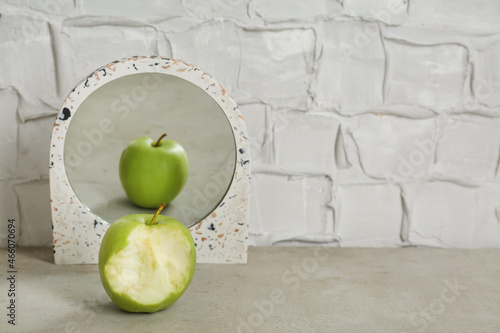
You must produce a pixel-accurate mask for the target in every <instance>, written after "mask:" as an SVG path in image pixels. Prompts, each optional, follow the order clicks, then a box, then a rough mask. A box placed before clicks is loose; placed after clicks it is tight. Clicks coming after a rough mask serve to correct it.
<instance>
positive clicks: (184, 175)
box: [119, 137, 189, 208]
mask: <svg viewBox="0 0 500 333" xmlns="http://www.w3.org/2000/svg"><path fill="white" fill-rule="evenodd" d="M155 145H156V142H155V141H153V140H152V139H151V138H148V137H140V138H137V139H134V140H133V141H132V142H131V143H130V144H129V145H128V146H127V148H125V150H124V151H123V153H122V155H121V158H120V165H119V173H120V181H121V184H122V187H123V189H124V190H125V193H126V194H127V197H128V198H129V199H130V200H131V201H132V202H133V203H135V204H136V205H137V206H139V207H143V208H157V207H158V206H160V205H161V203H162V202H165V203H166V204H168V203H170V202H171V201H172V200H173V199H174V198H175V197H176V196H177V195H178V194H179V193H180V192H181V190H182V189H183V187H184V185H185V184H186V182H187V179H188V174H189V163H188V157H187V154H186V151H185V150H184V148H183V147H182V146H181V145H180V144H179V143H177V142H175V141H173V140H162V141H160V143H159V145H158V146H155Z"/></svg>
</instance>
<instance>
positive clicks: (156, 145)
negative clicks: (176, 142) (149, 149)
mask: <svg viewBox="0 0 500 333" xmlns="http://www.w3.org/2000/svg"><path fill="white" fill-rule="evenodd" d="M166 136H167V133H163V135H162V136H160V138H159V139H158V141H156V143H155V147H158V146H159V145H160V141H161V139H163V138H164V137H166Z"/></svg>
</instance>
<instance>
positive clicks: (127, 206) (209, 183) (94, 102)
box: [50, 56, 250, 264]
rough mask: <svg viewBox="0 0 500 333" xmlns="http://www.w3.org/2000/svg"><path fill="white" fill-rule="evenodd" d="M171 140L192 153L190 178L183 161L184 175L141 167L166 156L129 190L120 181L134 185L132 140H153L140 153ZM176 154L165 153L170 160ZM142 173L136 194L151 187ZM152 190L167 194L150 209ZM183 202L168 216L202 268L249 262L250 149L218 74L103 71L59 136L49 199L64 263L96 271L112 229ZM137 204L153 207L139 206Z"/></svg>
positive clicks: (153, 62)
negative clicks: (186, 234) (127, 218)
mask: <svg viewBox="0 0 500 333" xmlns="http://www.w3.org/2000/svg"><path fill="white" fill-rule="evenodd" d="M164 133H166V134H167V138H164V139H163V140H172V141H175V143H172V142H167V143H166V145H165V146H175V147H177V148H176V149H177V150H176V151H177V152H182V151H183V150H184V151H185V152H186V155H187V160H188V164H189V171H187V168H186V158H185V156H184V155H182V153H181V155H182V157H181V158H179V159H180V161H181V162H180V166H181V167H180V168H173V169H172V170H177V172H178V174H177V175H175V176H173V175H172V173H170V172H168V173H167V174H166V175H165V173H164V172H163V171H159V170H146V169H147V168H142V167H143V166H144V165H147V166H148V168H149V166H150V165H160V164H162V163H164V165H165V166H169V165H170V164H168V163H167V162H166V161H165V160H164V159H163V158H160V159H159V160H158V159H157V160H154V161H151V160H149V163H148V164H141V169H140V170H135V171H134V172H132V173H128V175H127V176H126V177H127V178H126V179H127V181H128V182H129V183H127V181H125V188H126V189H127V192H125V189H124V188H123V187H122V183H121V181H120V174H121V178H122V180H123V179H125V178H124V176H123V175H124V172H125V173H127V172H128V171H130V169H129V168H132V167H131V165H133V164H128V163H136V162H135V161H137V160H138V159H135V158H128V157H130V155H129V154H128V153H127V154H125V156H128V157H127V158H125V160H127V161H128V162H124V163H125V164H126V165H127V166H128V167H124V166H123V165H124V164H123V163H122V164H121V163H120V158H121V156H122V152H123V151H124V150H125V149H126V148H127V147H128V146H129V144H130V143H131V141H133V140H135V139H137V138H144V137H147V138H149V139H147V140H150V141H148V143H147V144H145V145H144V146H142V147H141V148H140V149H146V151H148V154H149V153H150V152H151V150H153V149H157V148H155V146H156V144H155V143H154V142H155V141H156V140H158V139H159V138H160V137H163V134H164ZM141 140H144V141H145V139H140V140H139V141H141ZM164 142H165V141H162V145H161V149H163V148H165V146H163V143H164ZM179 145H180V146H182V147H183V149H181V148H179V147H178V146H179ZM134 147H136V146H135V144H134ZM127 151H129V149H128V148H127ZM143 152H144V151H143V150H139V153H138V154H136V155H135V156H137V155H140V154H142V153H143ZM156 152H163V150H158V151H156ZM156 152H151V154H153V155H155V154H156ZM136 153H137V150H136ZM171 153H172V151H170V152H166V154H167V155H168V156H169V157H168V158H169V160H170V161H171V158H172V154H171ZM174 155H175V154H174ZM148 156H149V155H148ZM141 159H142V160H144V159H146V160H148V157H144V156H142V157H141ZM174 160H175V158H174ZM130 161H133V162H130ZM162 168H164V167H162ZM165 168H166V167H165ZM120 170H121V171H122V172H120ZM162 170H163V169H162ZM141 172H142V173H141ZM186 174H187V177H186ZM136 175H146V178H147V179H146V180H145V182H147V183H148V184H147V186H146V187H143V186H142V185H140V191H132V192H131V188H130V186H129V185H130V182H131V183H140V184H144V183H143V182H142V180H141V182H136V181H137V178H136ZM147 175H152V176H153V177H149V176H147ZM155 177H156V178H155ZM156 179H159V180H164V181H165V182H167V180H168V181H170V180H172V179H174V180H175V181H173V182H172V183H171V184H177V187H176V186H171V185H161V186H158V184H157V183H156V182H155V180H156ZM184 183H185V184H184ZM182 184H184V186H183V187H182ZM150 187H157V189H156V190H155V191H152V193H158V191H165V192H164V193H162V194H161V198H155V199H154V202H153V203H152V202H150V201H149V200H148V201H147V202H146V201H144V197H148V196H149V195H150V193H149V191H148V189H149V188H150ZM181 188H182V190H181ZM166 189H168V190H166ZM179 191H180V192H179ZM172 192H175V193H172ZM137 193H139V194H140V195H139V196H140V198H137V196H135V194H137ZM177 193H178V194H177ZM174 195H176V196H175V197H174V199H173V200H171V201H170V203H169V205H168V206H167V208H166V209H164V210H163V212H162V213H163V214H165V215H168V216H172V217H174V218H175V219H177V220H179V221H181V222H182V223H184V224H185V225H186V226H187V227H188V228H189V230H190V232H191V234H192V235H193V239H194V242H195V246H196V256H197V262H198V263H244V262H246V260H247V247H248V241H247V239H248V214H249V195H250V144H249V142H248V136H247V132H246V127H245V122H244V120H243V117H242V115H241V113H240V111H239V109H238V106H237V105H236V103H235V102H234V101H233V99H232V98H231V96H230V95H229V93H228V92H227V91H226V89H225V88H224V87H223V86H222V85H221V84H220V83H219V82H217V81H216V80H215V78H213V77H212V76H211V75H210V74H208V73H206V72H204V71H203V70H202V69H200V68H198V67H196V66H193V65H191V64H188V63H186V62H184V61H182V60H179V59H171V58H166V57H159V56H149V57H148V56H134V57H130V58H125V59H122V60H117V61H114V62H112V63H109V64H107V65H105V66H103V67H100V68H98V69H97V70H95V71H94V72H93V73H91V74H90V75H89V76H87V77H86V78H84V79H83V80H82V81H81V82H80V83H78V84H77V85H76V87H75V88H74V89H73V90H72V91H71V92H70V93H69V95H68V97H67V98H66V99H65V100H64V103H63V105H62V107H61V110H60V113H59V114H58V116H57V118H56V120H55V122H54V128H53V131H52V138H51V148H50V201H51V209H52V235H53V245H54V258H55V262H56V264H83V263H97V261H98V254H99V247H100V244H101V241H102V238H103V236H104V234H105V233H106V231H107V229H108V228H109V225H110V223H112V222H114V221H115V220H116V219H118V218H120V217H122V216H124V215H128V214H138V213H153V212H154V211H155V210H156V208H157V207H154V208H153V206H155V205H156V203H157V202H161V200H166V201H168V200H169V198H170V197H173V196H174ZM134 196H135V197H134ZM165 196H167V197H168V198H167V199H163V198H164V197H165ZM129 198H130V199H133V200H134V202H138V201H142V202H138V203H139V204H142V205H143V206H145V207H152V208H148V209H145V208H140V207H138V206H136V205H135V204H133V203H132V201H131V200H129Z"/></svg>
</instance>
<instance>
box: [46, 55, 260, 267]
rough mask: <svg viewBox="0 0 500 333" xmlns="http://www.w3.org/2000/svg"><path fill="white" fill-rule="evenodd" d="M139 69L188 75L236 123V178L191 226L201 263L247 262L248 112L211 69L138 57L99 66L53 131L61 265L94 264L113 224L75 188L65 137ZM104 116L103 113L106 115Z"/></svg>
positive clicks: (52, 178)
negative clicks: (91, 99) (84, 107)
mask: <svg viewBox="0 0 500 333" xmlns="http://www.w3.org/2000/svg"><path fill="white" fill-rule="evenodd" d="M138 73H164V74H169V75H173V76H176V77H179V78H181V79H184V80H186V81H188V82H190V83H192V84H194V85H196V86H198V87H199V88H201V89H203V90H204V91H205V92H206V93H207V94H208V95H209V96H211V97H212V98H213V99H214V100H215V101H216V102H217V104H218V105H219V106H220V108H221V109H222V111H223V112H224V114H225V116H226V117H227V120H228V122H229V125H230V126H231V129H232V132H233V135H234V140H235V146H236V152H235V153H236V165H235V170H234V174H233V179H232V181H231V184H230V186H229V188H228V191H227V192H226V194H225V195H224V197H223V199H222V201H221V202H220V203H219V205H217V207H216V208H215V209H214V210H213V211H212V212H211V213H209V214H208V215H207V217H205V218H204V219H203V220H202V221H200V222H199V223H197V224H196V225H194V226H192V227H190V228H189V230H190V231H191V234H192V235H193V238H194V239H195V243H196V251H197V262H198V263H246V261H247V246H248V243H247V238H248V218H249V194H250V163H249V162H250V149H249V148H250V147H249V142H248V136H247V133H246V127H245V123H244V121H243V117H242V115H241V113H240V111H239V109H238V107H237V105H236V103H235V102H234V101H233V99H232V98H231V96H230V95H229V94H228V92H227V91H226V90H225V89H224V87H223V86H222V85H221V84H220V83H218V82H217V81H216V80H215V79H214V78H213V77H212V76H211V75H210V74H208V73H206V72H204V71H203V70H201V69H200V68H198V67H196V66H193V65H190V64H188V63H186V62H184V61H182V60H176V59H171V58H166V57H159V56H150V57H146V56H134V57H131V58H124V59H122V60H117V61H114V62H112V63H110V64H107V65H105V66H103V67H100V68H98V69H97V70H95V71H94V72H93V73H92V74H90V75H89V76H88V77H86V78H84V79H83V80H82V81H81V82H80V83H78V85H77V86H76V87H75V88H74V89H73V91H71V92H70V93H69V95H68V97H67V98H66V100H65V101H64V103H63V105H62V107H61V110H60V113H59V114H58V116H57V118H56V120H55V122H54V127H53V131H52V138H51V148H50V201H51V212H52V233H53V248H54V260H55V263H56V264H93V263H97V262H98V253H99V247H100V244H101V240H102V237H103V236H104V234H105V232H106V230H107V228H108V227H109V223H110V222H112V221H102V220H101V219H100V218H99V217H98V216H96V215H94V214H93V213H92V212H91V211H90V210H89V209H87V207H86V206H85V204H84V203H82V202H81V201H80V200H79V198H78V196H77V195H76V194H75V192H74V190H73V189H72V187H71V185H70V182H69V180H68V176H67V173H66V169H65V165H64V142H65V138H66V133H67V131H68V127H69V125H70V122H71V120H72V119H73V117H72V116H73V115H74V113H75V112H78V107H79V106H80V105H81V104H82V102H83V101H84V100H85V99H86V98H87V97H88V96H89V95H90V94H91V93H93V92H94V91H96V90H97V89H99V88H100V87H102V86H103V85H105V84H106V83H108V82H111V81H112V80H116V79H118V78H120V77H124V76H126V75H131V74H138ZM103 116H104V115H103Z"/></svg>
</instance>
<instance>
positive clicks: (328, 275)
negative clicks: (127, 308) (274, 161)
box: [0, 247, 500, 332]
mask: <svg viewBox="0 0 500 333" xmlns="http://www.w3.org/2000/svg"><path fill="white" fill-rule="evenodd" d="M0 252H1V253H2V256H1V258H4V259H3V261H4V263H3V267H2V271H1V281H2V282H1V284H0V286H1V287H0V295H1V297H0V299H1V301H2V309H3V310H2V312H3V313H2V316H1V318H2V320H1V323H0V332H500V250H443V249H424V248H400V249H354V248H351V249H350V248H323V247H318V248H313V247H293V248H292V247H273V248H253V247H251V248H250V249H249V259H248V264H246V265H227V264H226V265H224V264H221V265H212V264H200V265H198V266H197V269H196V273H195V276H194V278H193V281H192V283H191V286H190V287H189V288H188V290H187V291H186V293H185V294H184V295H183V296H182V297H181V298H180V299H179V300H178V301H177V302H176V303H175V304H174V305H172V306H171V307H170V308H168V309H166V310H163V311H160V312H157V313H155V314H131V313H126V312H124V311H121V310H120V309H118V308H117V307H116V306H115V305H114V304H113V303H112V302H111V301H110V300H109V298H108V297H107V295H106V294H105V292H104V290H103V288H102V286H101V282H100V280H99V273H98V268H97V265H67V266H58V265H55V264H54V263H53V257H52V250H51V249H49V248H21V249H18V250H17V261H16V264H17V267H16V269H17V280H16V326H15V327H14V326H12V325H9V324H8V323H7V320H8V317H7V316H6V315H7V311H8V310H7V309H6V306H7V302H8V297H7V290H8V288H9V284H8V280H7V278H8V273H7V270H8V263H7V251H6V250H5V249H3V250H1V251H0Z"/></svg>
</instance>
